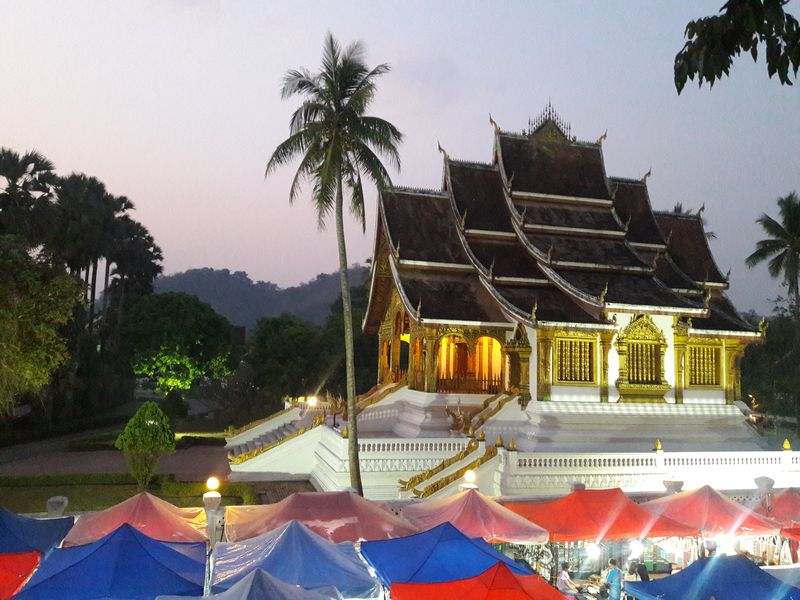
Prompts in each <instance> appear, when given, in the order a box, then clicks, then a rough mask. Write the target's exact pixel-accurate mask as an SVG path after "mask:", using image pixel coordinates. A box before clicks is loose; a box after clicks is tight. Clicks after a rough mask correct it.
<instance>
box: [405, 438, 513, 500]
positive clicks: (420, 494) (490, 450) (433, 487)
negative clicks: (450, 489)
mask: <svg viewBox="0 0 800 600" xmlns="http://www.w3.org/2000/svg"><path fill="white" fill-rule="evenodd" d="M495 456H497V446H488V447H487V448H486V451H485V452H484V453H483V456H479V457H478V458H476V459H475V460H473V461H472V462H470V463H469V464H467V465H464V466H463V467H461V468H460V469H458V470H456V471H453V472H452V473H450V474H449V475H445V476H444V477H442V478H441V479H437V480H436V481H434V482H433V483H431V484H430V485H427V486H426V487H424V488H423V489H421V490H419V489H414V490H412V491H413V494H414V495H415V496H416V497H417V498H427V497H428V496H431V495H432V494H435V493H436V492H438V491H439V490H441V489H444V488H446V487H447V486H448V485H450V484H451V483H455V482H456V481H458V480H459V479H461V478H462V477H464V473H466V472H467V471H470V470H473V471H474V470H475V469H477V468H478V467H480V466H481V465H482V464H484V463H487V462H489V461H490V460H492V459H493V458H494V457H495Z"/></svg>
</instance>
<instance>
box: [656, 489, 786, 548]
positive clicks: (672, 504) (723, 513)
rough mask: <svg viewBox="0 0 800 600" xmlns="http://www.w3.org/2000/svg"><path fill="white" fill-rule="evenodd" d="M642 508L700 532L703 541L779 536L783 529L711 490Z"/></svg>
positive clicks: (668, 499) (673, 496)
mask: <svg viewBox="0 0 800 600" xmlns="http://www.w3.org/2000/svg"><path fill="white" fill-rule="evenodd" d="M641 506H642V508H644V509H646V510H647V511H648V512H650V513H652V514H653V515H656V516H659V517H669V518H670V519H673V520H675V521H677V522H678V523H682V524H684V525H687V526H689V527H693V528H695V529H699V530H700V532H701V533H702V534H703V536H704V537H707V538H711V537H715V536H720V535H723V536H761V535H778V530H779V529H780V526H779V525H778V524H777V523H775V522H774V521H770V520H769V519H766V518H764V517H762V516H760V515H757V514H756V513H754V512H753V511H752V510H750V509H749V508H747V507H746V506H742V505H741V504H739V503H738V502H734V501H733V500H731V499H730V498H727V497H725V496H723V495H722V494H720V493H719V492H717V491H716V490H714V489H713V488H711V487H709V486H704V487H701V488H699V489H696V490H689V491H686V492H679V493H677V494H673V495H671V496H664V497H663V498H657V499H656V500H651V501H650V502H645V503H643V504H642V505H641Z"/></svg>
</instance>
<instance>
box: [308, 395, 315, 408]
mask: <svg viewBox="0 0 800 600" xmlns="http://www.w3.org/2000/svg"><path fill="white" fill-rule="evenodd" d="M306 404H307V405H308V406H309V408H314V407H315V406H316V405H317V397H316V396H309V397H308V398H306Z"/></svg>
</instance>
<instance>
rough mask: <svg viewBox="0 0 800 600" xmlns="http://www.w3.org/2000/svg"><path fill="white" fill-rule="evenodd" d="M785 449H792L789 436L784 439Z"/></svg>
mask: <svg viewBox="0 0 800 600" xmlns="http://www.w3.org/2000/svg"><path fill="white" fill-rule="evenodd" d="M783 449H784V450H786V451H787V452H788V451H790V450H791V449H792V444H791V443H790V442H789V438H786V439H785V440H783Z"/></svg>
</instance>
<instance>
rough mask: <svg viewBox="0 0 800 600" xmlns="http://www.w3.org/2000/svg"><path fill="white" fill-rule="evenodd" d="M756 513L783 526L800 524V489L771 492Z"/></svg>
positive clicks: (759, 505)
mask: <svg viewBox="0 0 800 600" xmlns="http://www.w3.org/2000/svg"><path fill="white" fill-rule="evenodd" d="M755 512H757V513H758V514H760V515H763V516H765V517H769V518H770V519H775V520H776V521H779V522H780V523H782V524H783V525H786V526H790V525H792V524H793V523H795V522H796V523H798V524H800V489H797V488H785V489H782V490H776V491H774V492H770V493H769V494H768V495H767V496H766V497H765V498H764V499H763V500H762V501H761V502H760V503H759V504H758V506H756V508H755Z"/></svg>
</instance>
